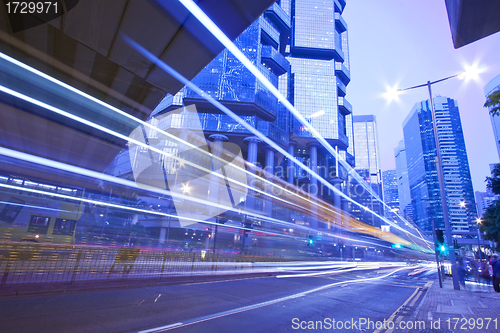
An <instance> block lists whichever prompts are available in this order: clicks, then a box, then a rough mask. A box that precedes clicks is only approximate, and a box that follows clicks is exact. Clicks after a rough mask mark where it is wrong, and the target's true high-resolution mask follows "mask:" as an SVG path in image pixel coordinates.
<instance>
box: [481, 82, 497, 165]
mask: <svg viewBox="0 0 500 333" xmlns="http://www.w3.org/2000/svg"><path fill="white" fill-rule="evenodd" d="M497 90H500V75H497V76H495V77H494V78H493V79H492V80H491V81H490V82H488V83H487V84H486V85H485V86H484V95H485V96H486V97H488V96H489V95H490V94H491V93H493V92H495V91H497ZM490 109H491V108H490ZM490 119H491V125H492V126H493V134H494V135H495V145H496V147H497V152H498V156H499V158H500V116H493V115H491V114H490Z"/></svg>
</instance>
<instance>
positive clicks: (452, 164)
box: [403, 96, 477, 231]
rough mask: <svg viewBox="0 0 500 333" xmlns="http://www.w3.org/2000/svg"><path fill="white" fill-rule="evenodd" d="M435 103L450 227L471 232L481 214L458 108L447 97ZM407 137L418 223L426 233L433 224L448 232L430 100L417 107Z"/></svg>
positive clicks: (408, 123) (407, 125) (406, 128)
mask: <svg viewBox="0 0 500 333" xmlns="http://www.w3.org/2000/svg"><path fill="white" fill-rule="evenodd" d="M433 100H434V108H435V110H436V122H437V123H438V128H437V133H438V140H439V145H440V151H441V164H442V167H443V174H444V184H445V190H446V199H447V203H448V211H449V218H450V223H451V226H452V230H455V231H468V230H469V228H470V227H471V226H472V224H473V223H474V220H475V218H476V216H477V211H476V204H475V200H474V191H473V188H472V181H471V176H470V170H469V162H468V159H467V150H466V147H465V141H464V136H463V132H462V124H461V121H460V113H459V109H458V105H457V102H456V100H453V99H451V98H447V97H441V96H438V97H435V98H434V99H433ZM403 133H404V141H405V144H406V160H407V166H408V179H409V185H410V193H411V199H412V206H413V218H414V221H415V223H416V224H417V225H418V226H419V227H420V228H421V229H422V230H424V231H432V220H434V224H435V228H437V229H443V230H444V220H443V213H442V206H441V194H440V190H439V182H438V175H437V168H436V161H435V156H436V145H435V140H434V130H433V125H432V114H431V109H430V104H429V100H427V101H422V102H420V103H417V104H416V105H415V106H414V107H413V109H412V110H411V112H410V114H409V115H408V116H407V117H406V119H405V121H404V122H403ZM461 203H465V208H464V207H462V204H461Z"/></svg>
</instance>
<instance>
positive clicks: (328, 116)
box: [281, 0, 354, 182]
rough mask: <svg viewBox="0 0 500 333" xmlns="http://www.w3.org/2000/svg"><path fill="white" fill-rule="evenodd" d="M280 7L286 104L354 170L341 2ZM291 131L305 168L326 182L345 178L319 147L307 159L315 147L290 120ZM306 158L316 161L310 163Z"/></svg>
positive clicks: (291, 1)
mask: <svg viewBox="0 0 500 333" xmlns="http://www.w3.org/2000/svg"><path fill="white" fill-rule="evenodd" d="M281 5H282V6H283V8H285V10H286V11H287V12H288V13H289V15H290V17H291V22H292V29H291V35H290V39H289V43H288V45H287V53H286V55H287V59H288V61H289V62H290V64H291V68H292V69H291V71H292V74H291V75H292V76H291V80H290V83H291V85H290V88H291V91H290V100H291V102H292V103H293V105H294V106H295V108H296V109H297V110H298V111H299V112H300V113H301V114H302V115H303V116H304V117H305V118H306V119H307V121H308V122H309V123H310V124H311V125H312V126H313V127H314V128H315V129H316V130H317V131H318V132H319V133H320V135H321V136H323V137H324V138H325V139H326V140H327V141H328V143H329V144H330V145H331V146H332V147H334V148H336V149H337V151H339V154H340V156H341V158H343V159H345V160H347V162H348V163H350V164H351V165H354V147H353V141H352V132H353V130H352V118H351V117H352V115H351V114H352V106H351V105H350V103H349V102H348V101H347V100H346V98H345V95H346V86H347V85H348V84H349V82H350V70H349V50H348V35H347V24H346V23H345V21H344V19H343V18H342V12H343V10H344V7H345V1H323V0H285V1H281ZM291 125H292V128H291V140H293V142H295V143H298V144H299V146H305V149H300V151H299V148H298V146H297V147H296V150H295V152H296V153H297V154H301V155H302V158H303V160H304V162H305V163H306V164H308V165H314V164H317V166H318V167H319V168H325V169H326V170H329V172H328V173H327V174H328V175H329V178H336V177H340V178H343V179H345V178H346V176H345V172H344V171H343V170H334V169H335V160H334V159H333V157H332V156H330V154H329V153H326V151H325V150H323V149H321V147H320V146H318V148H319V149H318V152H317V155H316V153H313V154H311V153H310V150H311V148H310V147H312V146H314V145H317V143H318V142H317V140H316V139H315V138H314V137H313V135H312V134H311V133H309V132H308V130H307V128H306V127H305V126H303V125H302V124H301V123H300V122H298V121H297V120H296V119H293V120H292V122H291ZM311 156H313V157H314V158H317V160H316V161H312V162H311V161H310V158H311ZM316 156H317V157H316ZM330 171H331V172H330ZM296 176H297V177H298V179H299V182H307V181H308V180H307V179H304V178H303V177H301V174H300V173H297V174H296ZM330 176H331V177H330Z"/></svg>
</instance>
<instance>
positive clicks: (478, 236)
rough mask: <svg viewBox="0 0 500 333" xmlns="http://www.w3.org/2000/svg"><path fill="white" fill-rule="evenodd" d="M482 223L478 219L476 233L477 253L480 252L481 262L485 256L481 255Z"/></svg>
mask: <svg viewBox="0 0 500 333" xmlns="http://www.w3.org/2000/svg"><path fill="white" fill-rule="evenodd" d="M481 222H482V221H481V219H480V218H479V217H478V218H477V219H476V231H477V251H478V252H479V260H483V255H482V253H481V233H480V232H479V228H480V226H481Z"/></svg>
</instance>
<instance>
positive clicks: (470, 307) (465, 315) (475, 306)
mask: <svg viewBox="0 0 500 333" xmlns="http://www.w3.org/2000/svg"><path fill="white" fill-rule="evenodd" d="M488 318H490V319H488ZM402 319H404V320H412V321H421V322H425V328H422V326H421V328H420V329H406V330H402V332H423V333H426V332H429V333H430V332H432V333H441V332H446V333H451V332H453V333H458V332H500V293H496V292H495V291H494V290H493V286H491V285H489V286H487V285H483V284H478V283H474V282H471V281H467V282H466V286H465V290H464V288H463V286H460V290H454V289H453V282H452V280H451V277H447V278H446V279H445V281H443V288H440V287H439V281H438V280H436V281H434V283H433V284H432V286H431V287H430V288H429V289H428V290H427V293H426V294H425V296H424V297H423V298H422V300H421V301H420V304H419V305H418V306H417V308H416V309H415V311H414V312H413V313H412V314H411V315H409V316H408V317H406V318H402ZM395 331H397V330H395ZM400 332H401V331H400Z"/></svg>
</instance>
